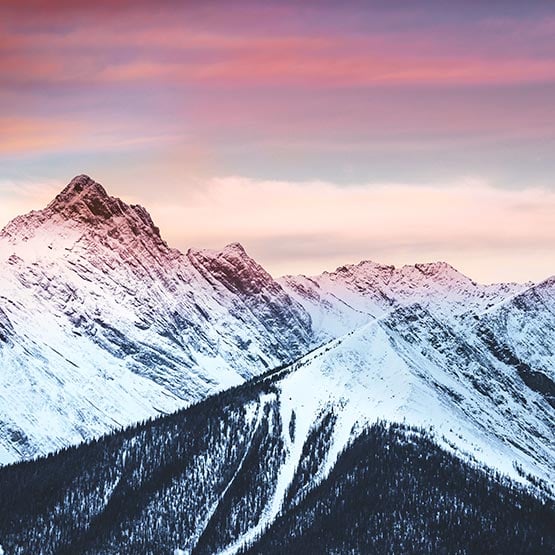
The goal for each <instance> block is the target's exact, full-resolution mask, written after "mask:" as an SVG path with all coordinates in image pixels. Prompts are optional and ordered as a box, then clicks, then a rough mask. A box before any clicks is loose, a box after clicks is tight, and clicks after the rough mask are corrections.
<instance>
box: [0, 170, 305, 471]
mask: <svg viewBox="0 0 555 555" xmlns="http://www.w3.org/2000/svg"><path fill="white" fill-rule="evenodd" d="M310 341H311V335H310V320H309V317H308V315H307V314H306V312H305V311H304V310H303V309H302V307H301V306H300V305H298V304H297V303H296V302H295V301H293V300H292V299H290V298H289V296H288V295H287V294H286V293H285V292H284V291H283V290H282V288H281V287H280V286H279V284H277V283H276V282H275V281H274V280H273V279H272V278H271V277H270V276H269V275H268V274H267V273H266V272H265V271H264V270H263V269H262V268H261V267H260V266H259V265H258V264H256V262H254V261H253V260H252V259H250V258H249V257H248V255H247V254H246V253H245V252H244V250H242V248H241V247H240V246H238V245H230V246H229V247H226V248H225V249H224V250H223V251H222V252H221V253H208V252H193V251H190V252H189V253H187V255H183V254H181V253H180V252H178V251H176V250H174V249H171V248H169V247H168V246H167V245H166V243H165V242H164V241H163V240H162V239H161V237H160V234H159V231H158V229H157V228H156V227H155V226H154V224H153V222H152V220H151V219H150V216H149V215H148V213H147V212H146V210H145V209H144V208H142V207H140V206H129V205H126V204H125V203H123V202H122V201H120V200H119V199H115V198H112V197H110V196H108V195H107V193H106V192H105V190H104V189H103V188H102V186H101V185H99V184H98V183H95V182H94V181H93V180H91V179H90V178H88V177H87V176H78V177H77V178H75V179H74V180H73V181H72V182H71V183H70V184H69V185H68V186H67V187H66V189H64V191H63V192H62V193H60V194H59V195H58V196H57V197H56V198H55V199H54V200H53V201H52V202H51V203H50V204H49V206H48V207H47V208H46V209H44V210H41V211H36V212H31V213H30V214H27V215H25V216H20V217H18V218H16V219H15V220H14V221H12V222H11V223H10V224H8V226H6V228H5V229H4V230H3V231H2V232H1V234H0V407H1V409H0V463H2V462H8V461H10V460H14V459H18V458H22V457H24V458H27V457H30V456H33V455H34V454H37V453H45V452H48V451H51V450H52V449H54V448H58V447H61V446H63V445H67V444H69V443H76V442H79V441H81V440H82V439H84V438H88V437H91V436H92V435H96V434H98V433H102V432H106V431H108V430H110V429H112V428H113V427H115V426H118V427H119V426H124V425H128V424H130V423H132V422H135V421H138V420H141V419H143V418H146V417H150V416H154V415H156V414H164V413H167V412H170V411H173V410H175V409H176V408H177V407H180V406H184V405H186V404H188V403H190V402H192V401H197V400H199V399H201V398H204V397H205V396H206V395H207V394H208V393H211V392H213V391H215V390H218V389H221V388H225V387H229V386H231V385H234V384H238V383H241V382H242V381H243V380H244V379H246V378H249V377H250V376H253V375H256V374H258V373H260V372H262V371H264V370H267V369H268V368H271V367H275V366H278V365H279V364H282V363H284V362H287V361H291V360H293V359H295V358H297V357H298V356H300V355H301V354H302V353H304V352H306V350H307V349H308V348H309V346H310Z"/></svg>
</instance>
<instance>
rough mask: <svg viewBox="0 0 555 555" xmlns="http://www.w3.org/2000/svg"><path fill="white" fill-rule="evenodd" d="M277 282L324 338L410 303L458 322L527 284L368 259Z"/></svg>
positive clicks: (438, 266)
mask: <svg viewBox="0 0 555 555" xmlns="http://www.w3.org/2000/svg"><path fill="white" fill-rule="evenodd" d="M278 281H279V282H280V283H281V285H282V286H283V287H284V289H285V290H286V291H287V292H288V293H289V294H290V295H291V296H292V297H293V298H295V299H296V300H297V301H298V302H299V303H300V304H302V305H303V306H304V308H305V309H306V310H307V311H308V312H309V314H310V315H311V317H312V321H313V326H314V328H315V332H316V333H317V334H319V335H320V336H321V337H323V338H331V337H338V336H339V335H341V334H343V333H347V332H348V331H351V330H353V329H356V328H357V327H359V326H360V325H363V324H364V323H366V322H368V320H369V319H373V318H378V317H380V316H383V315H384V314H387V313H389V312H391V311H392V310H395V309H396V308H399V307H400V306H404V305H407V304H414V303H418V304H420V305H422V306H424V307H426V308H428V309H429V310H431V311H432V312H433V313H434V314H436V315H437V316H440V317H441V318H442V319H448V320H451V321H452V322H453V321H457V320H460V319H461V318H462V317H463V315H465V314H469V313H472V314H476V313H481V312H483V311H484V310H487V309H489V308H491V307H494V306H496V305H497V304H499V303H501V302H503V301H505V300H507V299H509V298H511V297H513V296H514V295H516V294H518V293H521V292H522V291H524V290H525V289H526V288H527V287H530V286H531V285H532V284H517V283H501V284H493V285H482V284H478V283H476V282H475V281H473V280H471V279H470V278H468V277H466V276H465V275H463V274H461V273H460V272H459V271H457V270H456V269H455V268H453V267H452V266H450V265H449V264H447V263H445V262H436V263H430V264H415V265H413V266H410V265H408V266H403V267H401V268H396V267H395V266H386V265H383V264H378V263H376V262H372V261H368V260H365V261H362V262H360V263H359V264H351V265H347V266H341V267H340V268H338V269H337V270H336V271H335V272H331V273H330V272H324V273H323V274H321V275H319V276H311V277H307V276H303V275H300V276H285V277H283V278H281V279H279V280H278ZM330 315H331V317H330Z"/></svg>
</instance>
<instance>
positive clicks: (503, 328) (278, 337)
mask: <svg viewBox="0 0 555 555" xmlns="http://www.w3.org/2000/svg"><path fill="white" fill-rule="evenodd" d="M554 362H555V279H554V278H549V279H547V280H545V281H543V282H541V283H538V284H532V283H527V284H496V285H481V284H478V283H476V282H474V281H472V280H471V279H470V278H468V277H466V276H464V275H463V274H461V273H460V272H458V271H457V270H456V269H454V268H453V267H451V266H450V265H448V264H446V263H442V262H438V263H431V264H416V265H414V266H403V267H401V268H395V267H394V266H384V265H381V264H377V263H374V262H370V261H363V262H361V263H360V264H357V265H349V266H343V267H340V268H338V269H337V270H336V271H335V272H331V273H328V272H325V273H323V274H322V275H320V276H312V277H306V276H286V277H283V278H280V279H277V280H276V279H274V278H272V276H271V275H270V274H268V273H267V272H266V271H265V270H264V269H263V268H262V267H261V266H260V265H259V264H257V263H256V262H255V261H254V260H253V259H252V258H250V257H249V256H248V255H247V253H246V252H245V250H244V249H243V247H242V246H241V245H239V244H237V243H233V244H230V245H228V246H227V247H225V248H224V249H223V250H222V251H211V250H193V249H191V250H189V251H187V252H186V253H184V254H183V253H180V252H179V251H177V250H175V249H171V248H170V247H169V246H168V245H167V244H166V243H165V242H164V241H163V239H162V238H161V236H160V232H159V230H158V228H157V227H156V226H155V225H154V223H153V222H152V219H151V218H150V216H149V215H148V213H147V212H146V210H145V209H144V208H142V207H139V206H136V205H127V204H125V203H124V202H122V201H121V200H119V199H116V198H113V197H110V196H109V195H108V194H107V193H106V191H105V190H104V188H103V187H102V186H101V185H99V184H98V183H96V182H94V181H93V180H92V179H90V178H89V177H87V176H78V177H76V178H75V179H74V180H72V181H71V183H70V184H69V185H68V186H67V187H66V188H65V189H64V190H63V191H62V192H61V193H60V194H59V195H58V196H57V197H56V198H55V199H54V200H53V201H52V202H51V203H50V204H49V205H48V206H47V207H46V208H45V209H43V210H40V211H36V212H31V213H30V214H27V215H25V216H21V217H18V218H16V219H15V220H14V221H12V222H11V223H10V224H8V226H6V228H4V230H3V231H2V232H1V233H0V462H3V463H9V462H15V461H20V460H22V459H29V458H33V457H36V456H37V455H41V454H42V455H44V454H47V453H51V452H52V451H54V450H56V449H60V448H62V450H61V451H60V452H59V453H58V454H55V455H52V454H51V455H49V456H47V457H44V458H39V459H38V460H35V461H29V462H22V463H19V464H14V465H8V466H5V467H4V468H0V544H1V546H2V548H3V549H4V550H6V553H10V555H11V554H12V553H16V554H19V553H20V554H23V553H29V552H32V553H35V552H36V553H38V552H40V553H45V554H48V553H57V554H58V553H60V554H63V553H67V554H73V553H84V554H85V553H90V554H97V553H103V554H109V553H141V554H144V553H152V554H157V553H161V552H163V553H171V552H172V551H173V552H174V555H182V554H183V553H188V554H191V553H194V554H201V553H216V552H217V553H229V554H231V553H280V552H283V551H284V550H286V551H287V550H290V551H291V552H297V553H298V552H304V551H306V552H307V553H321V552H325V553H360V552H363V553H364V552H378V553H382V552H392V551H393V552H402V553H410V552H414V553H418V552H434V553H441V552H453V553H482V552H483V550H484V546H485V545H486V546H488V549H489V551H490V552H495V553H500V552H521V553H551V552H553V549H554V547H555V538H554V536H553V530H552V521H553V517H554V516H555V508H554V505H553V499H554V498H555V493H554V488H555V483H554V480H553V477H554V476H555V433H554V432H555V375H554V370H553V368H554ZM185 407H189V408H185ZM176 411H177V412H176ZM170 413H171V414H170ZM161 415H162V416H161ZM164 415H165V416H164ZM154 417H156V419H154V420H150V421H148V422H143V423H142V424H137V422H141V421H144V420H145V419H147V418H154ZM129 425H131V427H127V426H129ZM126 427H127V428H126ZM106 432H112V433H111V434H109V435H105V436H102V437H100V436H101V435H102V434H105V433H106ZM83 442H84V444H83V445H81V446H79V447H68V446H71V445H76V444H78V443H83ZM0 553H1V549H0Z"/></svg>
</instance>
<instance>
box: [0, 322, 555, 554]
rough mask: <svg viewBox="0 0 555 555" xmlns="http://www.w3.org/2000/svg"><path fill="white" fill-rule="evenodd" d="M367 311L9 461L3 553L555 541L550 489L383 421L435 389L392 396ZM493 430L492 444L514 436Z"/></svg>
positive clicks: (323, 549)
mask: <svg viewBox="0 0 555 555" xmlns="http://www.w3.org/2000/svg"><path fill="white" fill-rule="evenodd" d="M369 326H370V328H369V329H368V330H364V331H363V332H361V333H360V334H353V335H352V336H350V337H349V338H347V339H345V340H344V341H343V342H341V344H339V343H338V344H337V345H335V346H334V347H332V346H330V348H328V347H324V348H322V349H320V350H318V351H315V352H314V353H312V354H310V355H308V356H307V357H305V358H304V359H303V360H301V361H299V362H297V363H295V364H293V365H292V366H289V367H285V368H282V369H278V370H275V371H271V372H268V373H266V374H264V375H263V376H261V377H259V378H254V379H252V380H250V381H249V382H247V383H246V384H244V385H242V386H239V387H236V388H232V389H230V390H227V391H225V392H223V393H219V394H218V395H216V396H214V397H210V398H208V399H207V400H205V401H203V402H201V403H199V404H197V405H194V406H192V407H190V408H188V409H186V410H183V411H180V412H178V413H175V414H172V415H169V416H166V417H162V418H159V419H157V420H154V421H152V422H148V423H144V424H141V425H138V426H134V427H132V428H129V429H128V430H125V431H120V432H116V433H114V434H111V435H108V436H105V437H103V438H100V439H98V440H94V441H92V442H90V443H88V444H85V445H81V446H79V447H73V448H69V449H66V450H64V451H62V452H60V453H59V454H57V455H50V456H49V457H46V458H42V459H39V460H38V461H32V462H27V463H20V464H17V465H12V466H7V467H4V468H1V469H0V538H1V543H2V546H3V548H4V550H5V552H6V553H10V555H11V554H14V555H20V554H21V555H22V554H24V553H39V552H40V553H43V554H44V555H49V554H54V553H55V554H57V555H66V554H67V555H70V554H71V555H73V554H74V553H80V554H83V555H93V554H94V555H97V554H99V553H102V554H105V555H109V554H116V553H117V554H134V553H142V554H159V553H173V554H174V555H183V554H185V553H186V554H188V555H200V554H212V553H219V554H232V553H249V554H250V553H252V554H255V553H256V554H272V553H276V554H277V553H284V552H288V553H305V552H306V553H310V554H312V553H314V554H316V553H318V554H319V553H329V554H332V553H392V552H394V553H469V554H481V553H537V554H542V553H545V554H548V553H552V552H553V549H554V548H555V534H554V531H553V526H552V523H553V519H554V517H555V504H554V502H553V499H552V498H551V499H550V498H549V497H548V496H546V495H545V494H542V493H541V489H538V487H536V486H529V487H528V488H526V489H525V488H523V487H522V486H521V485H518V484H516V483H515V482H514V481H510V480H508V479H507V478H506V477H503V476H501V475H500V474H496V473H492V472H490V471H487V470H486V469H484V468H483V467H481V466H479V465H478V464H476V463H475V462H474V463H472V462H470V461H469V460H467V459H466V458H465V457H462V458H461V456H460V453H457V452H456V450H454V448H451V447H449V446H448V444H447V443H445V445H444V446H443V447H440V446H438V444H437V441H436V436H433V435H430V433H429V432H427V431H426V430H423V429H421V428H418V427H413V426H408V425H403V424H389V423H386V422H384V421H379V422H376V421H375V415H376V414H380V413H381V411H380V408H379V402H378V398H382V399H389V401H388V402H389V405H390V406H389V409H388V411H386V414H387V415H388V416H389V417H392V418H394V417H395V412H396V411H397V410H400V409H402V406H403V405H404V404H405V403H406V402H407V401H408V402H409V403H412V404H413V406H414V410H415V411H417V410H418V409H419V408H420V409H421V410H422V415H424V416H425V415H426V414H427V408H428V407H427V403H428V401H430V399H431V397H429V396H428V397H427V398H424V399H422V401H421V402H420V406H417V403H418V401H417V399H416V397H414V398H413V399H410V398H411V396H412V393H411V390H412V388H411V387H410V386H409V387H407V388H406V389H405V397H404V399H397V398H396V395H390V393H393V391H395V392H399V387H400V386H401V384H403V383H404V379H402V376H400V373H401V372H402V369H401V368H400V367H399V363H395V362H394V361H390V363H388V365H387V366H388V367H389V368H390V370H389V371H388V372H384V371H383V370H382V373H383V377H384V378H393V377H395V376H396V377H397V379H392V380H391V382H392V384H393V385H392V386H391V387H390V386H388V384H387V383H383V382H381V380H380V376H379V374H380V368H378V367H367V368H366V369H363V368H362V367H359V366H357V364H355V362H356V357H355V355H354V354H353V353H359V354H361V353H363V352H367V349H366V347H368V346H371V344H372V342H379V343H380V345H382V353H381V354H380V353H376V355H375V356H376V359H375V361H376V362H377V361H378V360H380V359H382V360H383V359H384V356H385V353H383V351H387V350H388V347H387V346H383V345H384V343H383V342H382V339H384V338H383V337H379V334H380V333H381V332H380V331H379V330H378V329H377V328H378V327H377V326H376V325H375V324H370V325H369ZM382 329H385V328H382ZM384 333H385V332H384ZM365 343H366V346H364V345H365ZM347 353H351V357H350V359H347V358H345V357H346V356H347ZM389 356H391V357H394V355H393V354H390V355H389ZM338 357H339V359H338ZM341 360H342V362H343V364H339V362H340V361H341ZM396 364H397V365H396ZM347 368H350V369H351V372H348V373H347V374H344V372H343V370H345V369H347ZM382 368H383V366H382ZM404 372H405V373H410V372H411V369H409V368H405V369H404ZM372 373H375V374H376V375H375V376H372V375H371V374H372ZM369 378H372V380H370V379H369ZM315 380H317V381H315ZM371 383H375V384H376V388H374V387H372V386H371ZM422 388H423V389H425V385H422ZM390 390H391V391H390ZM432 390H433V388H432V387H431V386H430V387H429V392H428V394H429V395H433V394H432ZM326 393H327V394H328V395H326ZM432 402H433V401H432ZM438 407H439V404H438V403H437V402H435V406H434V407H431V408H433V409H434V410H436V409H438ZM443 409H444V410H446V409H447V407H443ZM373 413H374V414H373ZM371 422H372V423H371ZM462 422H463V426H472V423H471V422H468V421H465V420H464V419H463V420H462ZM498 431H499V430H496V432H498ZM494 436H495V434H492V436H491V437H486V438H484V439H483V440H482V441H481V445H482V446H487V443H488V442H489V441H492V443H491V448H492V449H496V448H497V447H499V448H501V449H503V446H502V444H501V442H495V441H494V440H493V439H492V438H493V437H494ZM509 452H510V448H509V447H507V450H506V451H505V453H506V454H507V453H509ZM551 476H553V474H551ZM535 484H536V485H537V486H541V484H540V482H537V481H536V482H535Z"/></svg>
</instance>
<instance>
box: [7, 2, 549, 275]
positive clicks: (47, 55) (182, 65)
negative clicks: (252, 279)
mask: <svg viewBox="0 0 555 555" xmlns="http://www.w3.org/2000/svg"><path fill="white" fill-rule="evenodd" d="M22 4H24V5H22ZM0 129H2V132H1V134H0V220H2V221H6V220H7V219H9V218H10V217H12V216H14V215H15V214H16V213H17V211H22V210H26V209H30V208H37V207H40V206H41V204H42V203H44V202H46V201H47V200H48V199H47V198H46V197H47V196H48V195H49V194H52V192H53V188H55V187H58V186H62V185H63V184H64V183H65V182H67V181H69V179H71V177H73V175H75V174H79V173H88V174H90V175H91V176H92V177H94V178H96V179H98V180H99V181H101V182H102V183H103V184H104V185H105V186H106V187H107V188H108V190H110V191H111V192H113V193H114V194H120V195H121V196H123V197H124V198H131V199H132V200H133V201H135V202H140V203H142V204H144V205H146V206H147V207H148V208H150V209H151V211H152V212H153V214H154V216H155V217H156V218H157V221H158V223H159V225H160V227H162V229H163V230H166V235H167V236H168V238H169V239H170V241H171V242H172V243H174V244H176V245H177V246H179V247H180V248H184V247H186V246H193V245H198V246H209V247H218V246H222V245H223V244H224V243H227V242H232V241H235V240H241V241H243V242H245V244H246V246H247V247H249V245H250V250H251V252H252V253H253V254H254V255H255V256H256V257H257V258H258V259H260V260H261V261H262V262H265V263H266V264H267V265H268V266H269V267H270V269H271V270H272V271H274V273H286V272H297V271H304V272H307V273H310V272H314V271H320V270H322V269H324V268H328V269H329V268H333V267H334V265H339V264H343V263H347V262H352V261H356V260H358V259H361V258H372V259H375V260H379V261H384V262H394V263H401V262H414V261H424V260H436V259H438V258H441V259H446V260H448V261H449V262H451V263H453V264H454V265H457V264H458V265H459V266H461V268H462V269H463V270H465V271H466V272H467V273H469V274H471V275H472V276H473V277H476V278H478V279H482V280H486V281H488V280H502V279H507V280H509V279H540V278H541V277H542V276H544V275H549V274H553V273H554V272H555V256H554V255H553V249H550V248H549V246H550V245H552V244H553V238H554V237H553V232H552V229H551V228H552V227H554V226H551V225H550V224H549V221H548V220H547V219H546V213H547V212H546V210H548V209H551V208H552V207H553V201H552V198H553V197H552V195H553V192H554V191H555V183H554V179H553V176H554V175H555V157H554V156H553V152H554V151H555V6H553V5H550V3H547V2H533V1H532V2H526V3H523V2H516V1H510V0H509V1H504V2H474V1H472V0H471V1H465V2H462V1H461V2H449V3H446V2H439V1H432V0H430V1H424V2H419V3H415V2H408V1H407V2H402V1H394V2H377V1H376V2H359V1H355V0H351V1H350V2H344V3H340V4H339V3H335V2H326V1H323V2H306V3H296V2H251V1H247V0H242V1H240V2H237V3H233V5H230V4H229V3H223V2H209V3H199V2H173V1H168V0H163V1H161V2H160V3H157V4H156V9H153V4H152V3H151V2H147V1H136V2H131V1H123V0H114V1H110V2H108V1H100V2H95V3H94V4H92V3H87V4H85V3H75V2H70V1H65V0H52V1H49V2H43V1H39V0H30V1H29V2H25V3H21V2H15V1H14V2H12V1H11V0H5V1H3V2H2V3H1V4H0ZM237 176H239V177H237ZM30 184H31V185H30ZM222 184H225V186H224V185H222ZM215 191H217V192H218V194H215ZM230 191H231V193H229V192H230ZM230 194H231V196H230ZM268 198H272V203H271V207H268V205H267V203H266V201H267V199H268ZM222 199H225V202H224V200H222ZM328 201H329V202H328ZM224 205H225V206H228V207H229V210H228V212H227V213H226V210H225V207H224ZM453 206H457V210H455V211H454V209H453ZM551 213H552V212H551ZM197 214H201V215H202V217H198V218H197V217H196V215H197ZM211 214H213V216H214V217H213V219H212V220H211V221H213V222H217V223H214V224H212V225H210V226H207V225H206V221H207V220H209V219H210V217H211ZM259 214H265V217H264V218H260V217H259ZM236 215H240V217H239V218H236V217H235V216H236ZM183 222H186V223H183ZM303 265H304V266H303Z"/></svg>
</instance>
